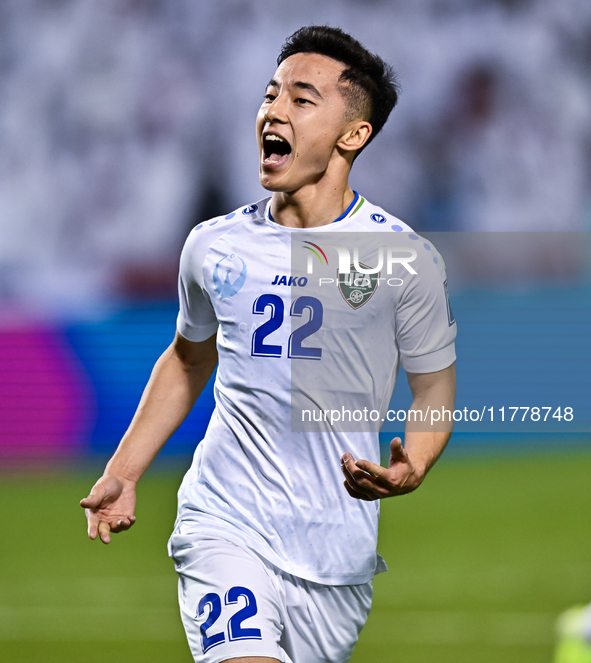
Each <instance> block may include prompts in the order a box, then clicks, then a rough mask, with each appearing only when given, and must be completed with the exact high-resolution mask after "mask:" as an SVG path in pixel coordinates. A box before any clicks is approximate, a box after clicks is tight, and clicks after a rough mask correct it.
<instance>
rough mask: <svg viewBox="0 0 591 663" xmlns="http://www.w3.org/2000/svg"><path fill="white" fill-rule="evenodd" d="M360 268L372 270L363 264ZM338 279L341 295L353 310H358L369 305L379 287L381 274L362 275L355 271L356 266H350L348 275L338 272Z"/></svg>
mask: <svg viewBox="0 0 591 663" xmlns="http://www.w3.org/2000/svg"><path fill="white" fill-rule="evenodd" d="M359 267H361V268H362V269H371V267H367V265H363V264H361V263H359ZM337 277H338V282H339V290H340V292H341V295H343V299H344V300H345V301H346V302H347V304H349V306H350V307H351V308H353V309H358V308H359V307H361V306H363V305H364V304H365V303H367V302H368V301H369V300H370V299H371V297H372V295H373V293H374V292H375V291H376V288H377V287H378V277H379V274H362V273H361V272H358V271H357V270H356V269H355V265H351V266H350V271H349V273H348V274H341V273H340V272H337Z"/></svg>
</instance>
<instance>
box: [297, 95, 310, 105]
mask: <svg viewBox="0 0 591 663" xmlns="http://www.w3.org/2000/svg"><path fill="white" fill-rule="evenodd" d="M311 103H312V102H311V101H310V100H309V99H304V98H303V97H298V98H297V99H296V104H302V105H303V104H311Z"/></svg>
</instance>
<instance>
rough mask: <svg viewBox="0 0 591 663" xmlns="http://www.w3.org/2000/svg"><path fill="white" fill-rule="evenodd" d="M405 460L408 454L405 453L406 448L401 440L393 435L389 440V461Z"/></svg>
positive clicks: (398, 461)
mask: <svg viewBox="0 0 591 663" xmlns="http://www.w3.org/2000/svg"><path fill="white" fill-rule="evenodd" d="M407 461H408V454H407V453H406V449H405V448H404V447H403V446H402V440H401V439H400V438H399V437H395V438H394V439H393V440H392V441H391V442H390V462H391V463H400V462H407Z"/></svg>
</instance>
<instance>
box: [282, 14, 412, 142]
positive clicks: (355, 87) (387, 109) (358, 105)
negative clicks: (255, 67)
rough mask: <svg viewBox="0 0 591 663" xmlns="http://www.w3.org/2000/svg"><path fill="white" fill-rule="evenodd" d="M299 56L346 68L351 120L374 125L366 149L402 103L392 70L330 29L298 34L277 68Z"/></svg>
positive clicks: (312, 28) (345, 86) (285, 46)
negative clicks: (315, 55) (313, 56)
mask: <svg viewBox="0 0 591 663" xmlns="http://www.w3.org/2000/svg"><path fill="white" fill-rule="evenodd" d="M296 53H318V54H319V55H326V56H327V57H329V58H332V59H333V60H337V61H338V62H342V63H343V64H344V65H345V70H344V71H343V73H342V74H341V76H340V78H339V88H340V90H341V93H342V94H343V96H344V98H345V101H346V103H347V108H348V113H347V119H350V120H353V119H357V118H362V119H364V120H367V121H368V122H369V123H370V124H371V127H372V133H371V136H370V137H369V140H368V141H367V143H366V144H365V145H364V147H365V146H367V145H369V143H370V142H371V141H372V140H373V139H374V137H375V136H376V135H377V134H378V133H379V131H380V130H381V128H382V127H383V126H384V124H386V120H387V119H388V116H389V115H390V113H391V111H392V109H393V108H394V106H396V103H397V101H398V94H399V92H400V86H399V84H398V81H397V79H396V74H395V73H394V70H393V69H392V67H391V66H390V65H389V64H387V63H386V62H384V61H383V60H382V58H380V57H379V56H378V55H374V54H373V53H370V52H369V51H368V50H367V49H366V48H365V47H364V46H363V45H362V44H360V43H359V42H358V41H357V40H356V39H354V38H353V37H351V35H348V34H347V33H346V32H343V30H341V29H340V28H332V27H330V26H327V25H309V26H306V27H303V28H300V29H299V30H297V31H296V32H294V33H293V34H292V35H291V37H288V38H287V39H286V40H285V43H284V44H283V46H282V47H281V52H280V53H279V56H278V57H277V65H278V66H279V65H280V64H281V63H282V62H283V61H284V60H286V59H287V58H288V57H290V56H291V55H295V54H296ZM362 149H363V148H362ZM359 152H361V150H359ZM359 152H358V154H359Z"/></svg>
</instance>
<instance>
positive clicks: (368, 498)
mask: <svg viewBox="0 0 591 663" xmlns="http://www.w3.org/2000/svg"><path fill="white" fill-rule="evenodd" d="M343 484H344V486H345V489H346V491H347V492H348V493H349V495H350V496H351V497H354V498H355V499H356V500H364V501H365V502H373V501H374V500H377V499H378V498H377V496H372V495H370V494H369V493H365V492H361V491H360V490H355V489H354V488H352V487H351V486H350V485H349V484H348V483H347V481H343Z"/></svg>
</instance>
